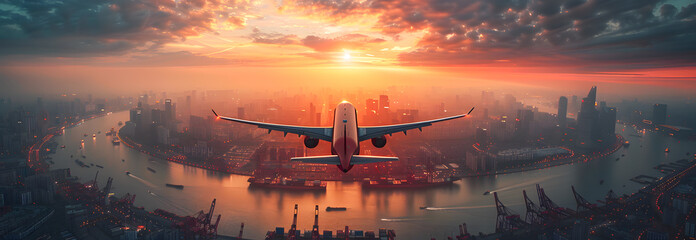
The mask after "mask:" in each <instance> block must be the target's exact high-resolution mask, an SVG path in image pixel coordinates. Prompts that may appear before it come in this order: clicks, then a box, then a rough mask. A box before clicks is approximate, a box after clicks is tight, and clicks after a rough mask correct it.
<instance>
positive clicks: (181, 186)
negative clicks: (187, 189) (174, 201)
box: [166, 183, 184, 189]
mask: <svg viewBox="0 0 696 240" xmlns="http://www.w3.org/2000/svg"><path fill="white" fill-rule="evenodd" d="M166 186H167V187H170V188H176V189H184V185H179V184H171V183H167V184H166Z"/></svg>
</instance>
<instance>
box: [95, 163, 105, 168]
mask: <svg viewBox="0 0 696 240" xmlns="http://www.w3.org/2000/svg"><path fill="white" fill-rule="evenodd" d="M94 166H97V167H98V168H104V167H103V166H102V165H99V164H96V165H94Z"/></svg>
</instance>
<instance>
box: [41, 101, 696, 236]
mask: <svg viewBox="0 0 696 240" xmlns="http://www.w3.org/2000/svg"><path fill="white" fill-rule="evenodd" d="M128 117H129V115H128V112H127V111H124V112H118V113H114V114H111V115H107V116H104V117H100V118H97V119H94V120H90V121H86V122H84V123H82V124H80V125H78V126H75V127H73V128H69V129H65V131H64V134H62V135H60V136H57V137H55V140H56V142H57V143H58V145H59V146H60V145H65V146H66V148H65V149H58V150H57V152H56V153H55V154H54V155H53V156H52V157H53V161H54V162H55V164H53V165H52V166H51V168H53V169H56V168H70V169H71V173H72V175H73V176H77V177H79V178H80V181H82V182H86V181H89V180H92V179H93V178H94V176H95V173H96V172H97V171H99V176H98V182H99V184H101V185H100V186H104V184H106V179H107V177H113V178H114V181H113V188H112V192H114V193H115V194H116V196H119V197H120V196H123V195H124V194H125V193H131V194H136V196H137V197H136V199H135V205H136V206H143V207H145V209H147V210H154V209H156V208H162V209H164V210H167V211H170V212H174V213H177V214H180V215H191V214H194V213H196V212H198V211H200V210H205V211H207V209H208V208H209V206H210V202H211V201H212V200H213V198H217V205H216V210H215V212H216V214H222V220H221V222H220V225H219V228H218V233H219V234H223V235H233V236H237V234H238V233H239V227H240V223H242V222H244V223H245V226H244V237H245V238H252V239H263V236H265V233H266V231H268V230H272V229H274V228H275V227H276V226H282V227H285V228H286V230H287V229H288V228H289V227H290V224H291V223H292V212H293V206H294V204H295V203H297V204H299V208H300V209H299V217H298V229H303V230H304V229H307V230H311V228H312V224H313V221H314V218H313V215H314V205H315V204H318V205H319V207H320V214H319V229H320V231H323V230H331V231H334V234H335V231H336V230H338V229H343V228H344V226H346V225H348V226H350V228H351V229H361V230H367V231H370V230H371V231H377V230H378V228H388V229H394V230H395V231H396V235H397V238H398V239H426V238H428V239H429V238H431V237H435V238H438V239H443V238H445V237H446V236H455V235H456V234H457V233H458V231H459V230H458V227H457V226H458V225H459V224H461V223H466V224H467V226H468V230H469V232H470V233H472V234H477V233H478V232H484V233H490V232H493V231H494V230H495V218H496V209H495V205H494V201H493V194H490V195H483V193H484V192H485V191H488V190H490V191H496V192H498V195H499V197H500V198H501V200H502V201H503V203H504V204H505V205H507V206H508V207H511V208H512V209H513V210H514V211H516V212H517V213H518V214H522V216H524V212H525V211H524V200H523V198H522V190H523V189H526V190H527V192H528V195H529V196H530V197H531V198H532V199H533V200H534V201H535V202H536V201H537V198H536V191H535V190H534V185H535V184H536V183H539V184H541V186H542V187H543V188H544V189H545V192H546V194H547V195H549V197H550V198H551V199H552V200H553V201H554V202H556V203H557V204H559V205H560V206H563V207H569V208H573V209H575V199H574V198H573V195H572V192H571V190H570V186H571V185H574V186H575V188H576V190H577V191H578V192H579V193H580V194H582V195H583V196H584V197H585V198H586V199H588V200H590V201H596V200H599V199H602V198H603V197H604V195H605V194H606V193H607V192H608V191H609V190H610V189H613V190H614V191H615V192H616V193H617V194H624V193H632V192H635V191H637V190H638V189H640V188H641V187H643V186H644V185H641V184H638V183H634V182H632V181H630V180H629V179H630V178H632V177H635V176H637V175H641V174H645V175H650V176H656V177H661V176H663V174H662V173H660V172H659V171H658V170H655V169H654V168H653V167H655V166H656V165H658V164H660V163H667V162H673V161H676V160H679V159H684V158H687V159H691V158H693V156H687V155H686V152H689V153H690V154H694V152H696V141H684V140H679V139H676V138H672V137H668V136H665V135H664V134H661V133H651V132H647V133H645V134H642V133H636V131H635V130H633V129H632V128H627V127H624V126H623V125H617V131H618V132H619V133H620V134H622V135H623V136H624V137H625V138H626V139H627V140H629V141H630V142H631V145H630V146H629V147H627V148H622V149H620V150H618V151H617V152H615V153H614V154H612V155H611V156H609V157H607V158H606V159H597V160H594V161H589V162H581V163H574V164H569V165H563V166H558V167H552V168H548V169H541V170H534V171H529V172H521V173H511V174H506V175H498V176H486V177H477V178H467V179H464V180H461V181H457V182H456V183H455V184H453V185H451V186H446V187H438V188H431V189H399V190H384V189H381V190H362V189H361V187H360V185H359V184H357V183H349V182H329V184H328V186H327V190H326V192H321V193H317V192H296V191H287V190H270V189H269V190H264V189H261V190H260V189H249V188H248V183H247V178H248V177H245V176H239V175H233V174H227V173H219V172H213V171H208V170H202V169H198V168H194V167H188V166H183V165H181V164H176V163H171V162H167V161H165V160H160V159H153V158H151V157H150V156H148V155H145V154H143V153H141V152H139V151H136V150H133V149H131V148H128V147H127V146H125V145H123V144H121V145H120V146H114V145H113V144H112V143H111V137H109V136H105V135H104V133H105V132H107V131H108V130H109V129H111V128H112V127H113V128H117V123H118V122H119V121H123V122H125V121H127V120H128ZM98 131H101V134H97V136H96V137H94V138H93V137H92V134H94V133H97V132H98ZM83 134H88V137H84V136H83ZM636 134H637V135H636ZM82 139H84V146H83V148H82V149H80V148H79V147H80V140H82ZM666 147H669V148H670V150H671V152H670V153H665V152H664V149H665V148H666ZM71 154H72V155H73V158H70V155H71ZM83 154H84V155H85V156H86V158H85V159H82V158H80V156H81V155H83ZM622 154H625V157H620V156H621V155H622ZM619 157H620V160H619V161H616V160H615V159H616V158H619ZM76 158H80V160H82V161H84V162H85V163H86V164H88V165H89V164H90V163H93V164H98V165H102V166H104V168H103V169H100V168H97V167H95V166H93V167H91V168H82V167H79V166H78V165H77V164H76V163H75V161H74V159H76ZM122 159H124V160H125V161H122ZM147 167H150V168H152V169H154V170H156V173H153V172H151V171H149V170H147ZM126 171H130V172H131V173H132V174H131V175H126V174H125V172H126ZM600 180H604V183H603V184H600V183H599V182H600ZM166 183H173V184H182V185H185V188H184V189H183V190H178V189H174V188H169V187H165V184H166ZM326 206H343V207H347V208H348V210H347V211H345V212H340V211H339V212H326V211H324V210H323V209H324V208H326ZM420 206H428V207H430V208H428V209H427V210H421V209H419V207H420Z"/></svg>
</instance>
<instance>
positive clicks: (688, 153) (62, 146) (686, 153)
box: [60, 145, 689, 155]
mask: <svg viewBox="0 0 696 240" xmlns="http://www.w3.org/2000/svg"><path fill="white" fill-rule="evenodd" d="M60 148H65V145H63V146H60ZM686 155H689V153H686Z"/></svg>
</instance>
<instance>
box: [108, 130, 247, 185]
mask: <svg viewBox="0 0 696 240" xmlns="http://www.w3.org/2000/svg"><path fill="white" fill-rule="evenodd" d="M122 129H123V127H121V128H120V129H119V130H118V133H117V137H118V139H119V140H120V141H121V143H123V144H125V145H126V146H128V147H130V148H132V149H135V150H137V151H139V152H142V153H144V154H147V155H149V156H152V157H155V158H159V159H162V160H166V161H170V162H174V163H179V164H182V165H185V166H191V167H197V168H201V169H205V170H210V171H216V172H223V173H231V174H236V175H242V176H251V175H252V173H253V171H244V170H240V169H235V168H231V166H229V165H226V164H224V163H222V162H221V163H218V164H215V163H210V162H193V161H190V160H188V158H187V157H186V156H184V155H181V154H178V153H165V152H163V151H162V150H160V149H156V148H153V147H149V146H146V145H143V144H140V143H137V142H136V141H135V140H133V139H130V138H129V137H127V136H124V135H123V134H122V132H121V130H122Z"/></svg>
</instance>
